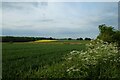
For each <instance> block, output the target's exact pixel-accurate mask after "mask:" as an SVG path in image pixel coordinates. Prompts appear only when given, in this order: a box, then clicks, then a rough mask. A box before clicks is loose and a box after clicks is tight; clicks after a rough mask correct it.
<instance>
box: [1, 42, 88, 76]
mask: <svg viewBox="0 0 120 80" xmlns="http://www.w3.org/2000/svg"><path fill="white" fill-rule="evenodd" d="M88 42H89V41H76V40H71V41H67V40H66V41H57V42H47V43H46V42H43V43H38V42H26V43H23V42H22V43H2V58H3V60H2V66H3V68H2V75H3V78H27V77H29V78H33V77H42V76H44V75H47V73H42V72H44V70H45V69H48V68H50V67H51V66H53V65H56V64H58V63H61V62H62V61H63V60H64V59H63V58H64V55H66V54H68V53H70V52H71V51H73V50H78V51H81V50H85V44H86V43H88ZM35 71H39V72H40V73H41V74H40V75H37V74H34V72H35ZM31 76H32V77H31ZM48 77H49V76H48Z"/></svg>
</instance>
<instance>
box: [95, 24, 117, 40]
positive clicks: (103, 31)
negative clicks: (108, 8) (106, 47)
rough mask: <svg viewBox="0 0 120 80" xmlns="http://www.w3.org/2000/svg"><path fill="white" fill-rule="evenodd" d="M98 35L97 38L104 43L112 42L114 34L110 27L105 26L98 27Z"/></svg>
mask: <svg viewBox="0 0 120 80" xmlns="http://www.w3.org/2000/svg"><path fill="white" fill-rule="evenodd" d="M99 31H100V34H99V36H98V37H97V38H99V39H102V40H103V41H105V42H112V41H113V35H114V33H115V31H114V28H113V27H112V26H106V25H105V24H102V25H99Z"/></svg>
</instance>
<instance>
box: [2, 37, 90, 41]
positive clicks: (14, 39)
mask: <svg viewBox="0 0 120 80" xmlns="http://www.w3.org/2000/svg"><path fill="white" fill-rule="evenodd" d="M36 40H91V38H85V39H83V38H77V39H72V38H61V39H57V38H52V37H49V38H45V37H15V36H1V40H0V41H1V42H29V41H36Z"/></svg>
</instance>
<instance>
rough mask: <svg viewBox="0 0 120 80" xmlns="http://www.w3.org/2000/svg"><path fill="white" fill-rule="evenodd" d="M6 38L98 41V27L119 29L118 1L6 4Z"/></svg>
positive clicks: (4, 14) (4, 16)
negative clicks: (39, 37) (109, 26)
mask: <svg viewBox="0 0 120 80" xmlns="http://www.w3.org/2000/svg"><path fill="white" fill-rule="evenodd" d="M2 19H3V20H2V21H3V22H2V25H3V27H2V31H3V33H2V34H3V35H13V36H41V37H55V38H65V37H71V38H77V37H83V38H85V37H91V38H95V37H96V36H97V35H98V34H99V31H98V25H100V24H106V25H111V26H114V27H115V28H116V29H117V27H118V3H117V2H16V3H15V2H3V4H2Z"/></svg>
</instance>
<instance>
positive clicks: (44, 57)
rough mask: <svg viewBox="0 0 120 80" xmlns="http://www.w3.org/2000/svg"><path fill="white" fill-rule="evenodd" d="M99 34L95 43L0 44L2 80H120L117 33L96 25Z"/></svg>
mask: <svg viewBox="0 0 120 80" xmlns="http://www.w3.org/2000/svg"><path fill="white" fill-rule="evenodd" d="M99 30H100V34H99V35H98V37H97V39H95V40H91V39H90V38H85V39H84V40H83V38H77V39H76V40H73V39H72V38H68V39H67V38H65V39H64V40H62V39H61V40H55V39H54V38H52V37H50V38H47V40H46V39H43V40H42V39H41V38H33V39H31V40H30V41H32V42H26V43H13V44H11V43H2V46H3V49H2V51H3V63H2V65H3V79H6V78H7V79H12V80H13V79H18V78H22V79H27V78H81V79H84V78H89V79H91V80H97V79H104V80H107V79H111V78H115V79H120V54H119V50H120V37H119V36H120V31H119V30H115V29H114V28H113V27H112V26H106V25H105V24H102V25H99ZM3 39H4V38H3ZM9 39H10V38H9ZM12 40H14V39H13V38H12ZM20 40H21V39H20ZM27 40H28V41H29V38H27ZM9 41H11V40H9Z"/></svg>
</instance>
